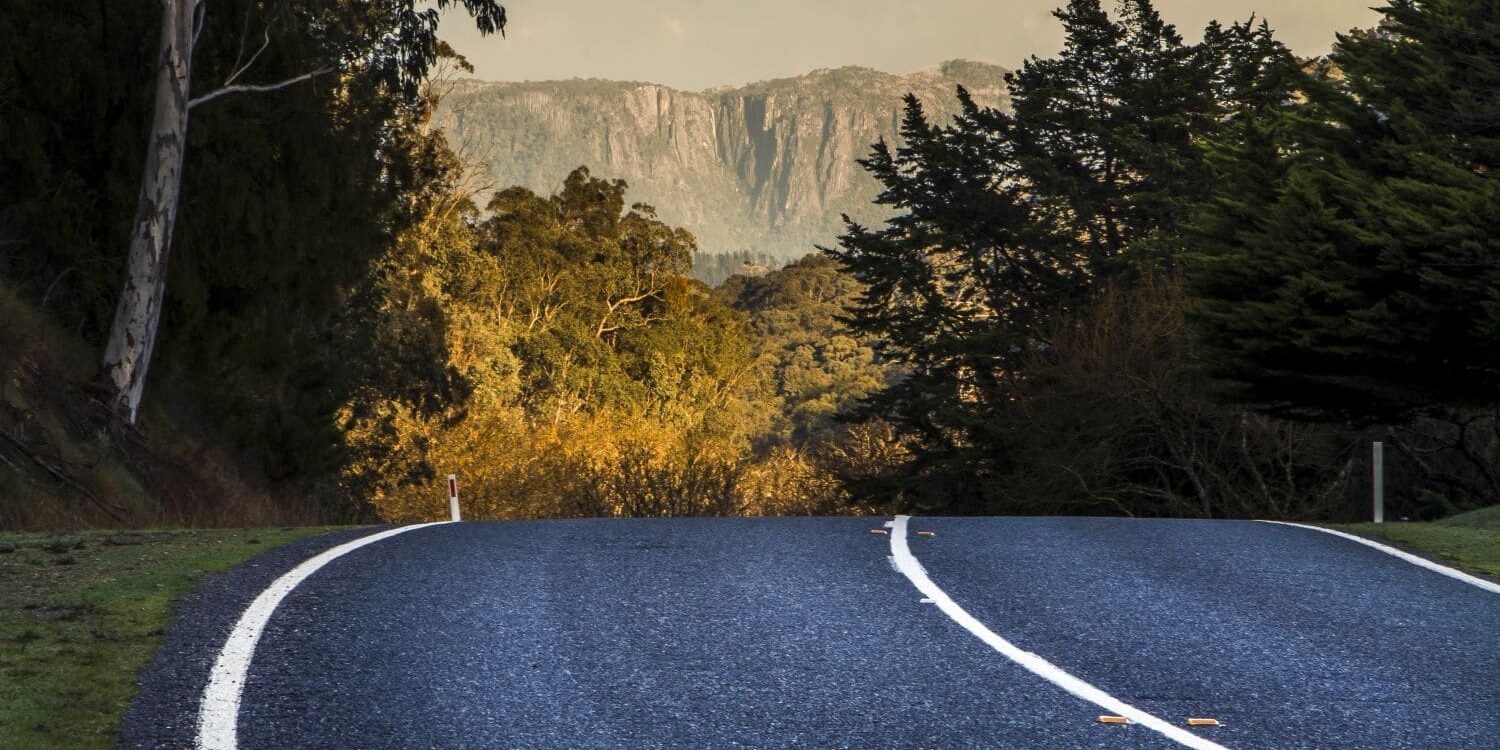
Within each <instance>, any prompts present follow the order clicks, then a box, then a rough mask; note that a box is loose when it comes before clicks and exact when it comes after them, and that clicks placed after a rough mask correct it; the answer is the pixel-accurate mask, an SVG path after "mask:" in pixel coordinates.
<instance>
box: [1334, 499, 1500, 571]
mask: <svg viewBox="0 0 1500 750" xmlns="http://www.w3.org/2000/svg"><path fill="white" fill-rule="evenodd" d="M1339 528H1342V529H1345V530H1348V531H1353V532H1356V533H1359V534H1363V535H1366V536H1375V537H1382V538H1384V539H1387V540H1390V541H1392V542H1395V543H1397V544H1398V545H1402V546H1406V547H1410V548H1412V549H1415V550H1417V551H1419V552H1426V553H1428V554H1431V555H1435V556H1437V557H1440V558H1442V559H1444V560H1446V561H1448V562H1449V563H1451V564H1452V565H1453V566H1454V567H1456V568H1460V569H1462V570H1467V571H1469V572H1470V573H1479V574H1481V575H1487V576H1490V577H1492V578H1500V505H1494V506H1490V507H1488V508H1480V509H1479V510H1474V511H1469V512H1468V513H1460V514H1459V515H1456V516H1451V517H1449V518H1444V519H1442V520H1441V521H1431V522H1428V523H1382V524H1373V523H1357V524H1344V525H1340V526H1339Z"/></svg>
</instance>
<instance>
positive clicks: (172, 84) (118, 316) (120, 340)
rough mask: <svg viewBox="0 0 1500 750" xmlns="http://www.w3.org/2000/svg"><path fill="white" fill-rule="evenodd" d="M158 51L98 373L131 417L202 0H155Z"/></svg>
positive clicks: (157, 293) (145, 359) (179, 153)
mask: <svg viewBox="0 0 1500 750" xmlns="http://www.w3.org/2000/svg"><path fill="white" fill-rule="evenodd" d="M160 2H161V6H162V15H161V52H160V57H159V58H158V60H157V68H156V101H155V105H154V108H153V109H154V111H153V113H152V118H151V138H150V141H149V142H148V143H147V145H146V169H145V173H144V174H143V175H142V176H141V193H140V196H139V198H138V199H137V201H136V213H135V222H134V224H133V225H132V227H131V230H130V251H129V255H128V256H127V258H126V262H125V287H124V290H123V291H122V292H121V294H120V302H119V304H118V306H116V308H115V318H114V323H113V324H112V325H111V326H110V331H109V339H108V341H107V342H106V343H105V348H104V362H103V369H102V374H107V375H108V384H109V385H112V386H113V389H114V390H113V393H112V394H110V402H109V405H110V407H111V408H113V409H115V410H116V412H117V413H122V414H124V415H125V417H126V419H127V420H128V421H129V422H130V423H131V424H134V423H135V421H136V416H137V413H138V411H139V408H140V403H141V393H142V391H143V390H144V389H145V386H146V369H147V367H148V366H149V365H150V364H151V353H152V351H153V349H155V347H156V334H157V328H158V326H159V324H160V322H161V308H162V302H163V301H164V300H165V298H166V291H167V250H168V249H169V248H170V247H171V245H172V226H173V224H174V223H175V221H176V219H177V198H178V194H179V192H180V190H181V187H182V166H183V160H184V156H185V155H186V151H187V128H188V104H189V99H188V92H189V91H190V90H191V89H190V86H189V84H190V82H191V74H192V62H193V42H194V41H195V36H196V31H197V23H198V21H200V20H201V19H200V18H199V16H198V12H199V8H200V6H201V5H202V3H203V0H160Z"/></svg>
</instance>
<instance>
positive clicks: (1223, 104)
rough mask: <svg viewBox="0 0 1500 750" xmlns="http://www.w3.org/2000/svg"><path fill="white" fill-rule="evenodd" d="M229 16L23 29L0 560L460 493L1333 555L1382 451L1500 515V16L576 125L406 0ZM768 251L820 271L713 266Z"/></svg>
mask: <svg viewBox="0 0 1500 750" xmlns="http://www.w3.org/2000/svg"><path fill="white" fill-rule="evenodd" d="M200 2H201V0H169V1H168V2H165V3H162V4H123V5H121V4H109V3H104V4H97V5H90V6H88V7H86V8H85V7H72V6H68V5H66V4H62V5H59V4H56V3H44V2H34V1H31V0H20V3H19V6H18V8H17V10H18V11H19V12H17V13H14V14H7V22H6V23H5V24H0V112H3V117H0V525H5V526H15V527H26V526H57V525H94V524H123V525H130V524H136V525H140V524H173V523H192V524H234V523H249V522H258V523H259V522H273V521H298V522H300V521H312V520H319V519H322V520H351V519H377V518H379V519H385V520H391V521H406V520H418V519H433V518H437V517H440V516H442V515H443V514H444V513H445V502H444V499H443V491H442V489H441V486H440V484H439V482H440V478H441V477H442V476H444V475H446V474H449V473H456V474H458V475H459V476H460V478H461V484H462V487H463V497H464V501H465V507H466V508H467V509H468V510H467V514H468V516H469V517H474V518H531V517H555V516H584V515H604V516H664V515H701V514H812V513H818V514H822V513H857V512H872V511H887V510H899V509H916V510H923V511H943V512H957V513H1090V514H1100V513H1102V514H1129V515H1143V516H1144V515H1177V516H1201V517H1250V516H1257V517H1285V518H1332V519H1338V518H1347V517H1353V516H1354V515H1356V514H1357V513H1359V512H1360V511H1361V509H1363V508H1367V507H1368V505H1367V503H1368V500H1367V498H1368V482H1369V476H1370V475H1369V469H1368V463H1367V461H1368V455H1369V453H1368V451H1369V450H1370V445H1369V443H1370V441H1371V440H1377V439H1378V440H1384V441H1385V442H1386V445H1387V447H1388V453H1387V455H1388V460H1389V462H1390V468H1389V473H1388V477H1387V485H1386V486H1387V488H1388V490H1389V492H1390V501H1391V507H1392V515H1394V516H1401V515H1405V516H1410V517H1413V518H1420V517H1432V516H1437V515H1441V514H1444V513H1447V512H1451V511H1453V510H1461V509H1464V508H1469V507H1476V506H1479V505H1484V504H1488V503H1490V502H1492V501H1493V498H1494V497H1495V496H1496V494H1497V492H1500V418H1497V415H1500V409H1497V403H1500V402H1497V400H1496V399H1495V398H1494V396H1493V395H1492V392H1493V389H1492V388H1491V387H1490V385H1491V384H1492V383H1493V382H1496V380H1497V376H1500V359H1497V356H1496V353H1497V352H1500V349H1497V348H1496V347H1495V345H1494V343H1493V342H1494V341H1496V340H1497V338H1496V334H1497V332H1500V322H1497V321H1500V316H1497V313H1496V311H1497V310H1500V304H1497V301H1496V300H1497V294H1500V293H1497V290H1500V278H1495V270H1494V269H1495V267H1496V265H1495V262H1494V258H1495V256H1496V254H1497V251H1500V244H1497V243H1500V239H1497V238H1500V231H1497V229H1500V227H1496V226H1495V223H1496V221H1497V219H1496V217H1500V183H1497V182H1496V177H1495V175H1496V166H1497V165H1496V159H1497V158H1500V157H1497V155H1496V143H1500V140H1497V138H1500V135H1497V133H1500V131H1497V127H1500V126H1497V125H1496V123H1497V122H1500V110H1497V106H1500V105H1497V104H1496V102H1497V99H1496V97H1495V95H1494V94H1495V92H1496V91H1497V90H1500V47H1497V44H1500V42H1497V40H1500V9H1497V8H1496V6H1495V4H1494V3H1486V2H1479V0H1429V1H1427V2H1421V3H1417V2H1408V1H1407V0H1397V1H1396V2H1393V4H1392V6H1391V7H1390V8H1389V9H1387V10H1386V11H1385V21H1384V23H1383V24H1382V25H1381V26H1380V27H1379V28H1377V29H1374V30H1371V31H1368V32H1360V33H1355V34H1350V35H1347V36H1341V37H1337V38H1336V39H1334V38H1332V37H1331V43H1332V45H1333V51H1332V53H1331V54H1330V55H1329V56H1328V57H1326V58H1319V59H1315V60H1302V59H1297V58H1295V57H1293V56H1292V55H1291V53H1290V52H1289V51H1288V50H1287V49H1286V47H1285V46H1283V45H1282V44H1281V43H1280V42H1279V41H1278V40H1277V38H1276V36H1275V34H1274V32H1273V31H1272V30H1271V28H1270V27H1269V26H1267V25H1265V24H1263V23H1260V22H1258V21H1251V22H1242V23H1227V24H1218V23H1216V24H1213V25H1211V26H1209V27H1208V28H1207V29H1206V30H1205V31H1204V34H1203V35H1202V40H1201V41H1198V42H1192V43H1190V42H1188V41H1186V40H1185V39H1184V36H1183V35H1182V34H1180V33H1179V32H1178V31H1177V30H1176V29H1175V28H1174V27H1173V26H1172V25H1171V24H1170V23H1169V22H1168V20H1167V19H1163V18H1161V17H1160V16H1159V15H1158V13H1157V12H1156V10H1155V9H1154V8H1153V6H1152V4H1151V3H1150V2H1148V1H1147V0H1123V1H1122V2H1119V3H1118V4H1117V5H1116V6H1115V7H1114V8H1113V10H1112V11H1111V10H1110V9H1106V8H1105V7H1103V6H1102V5H1101V3H1100V2H1098V0H1073V2H1070V3H1068V4H1067V5H1066V7H1065V8H1063V9H1061V10H1059V12H1058V13H1057V19H1058V22H1059V23H1060V24H1061V26H1062V28H1063V29H1064V31H1065V32H1066V35H1065V39H1066V42H1065V46H1064V48H1063V49H1062V50H1061V51H1060V52H1059V53H1058V54H1057V55H1056V56H1053V57H1046V58H1042V57H1038V58H1033V59H1030V60H1028V61H1026V62H1025V64H1024V65H1023V66H1021V68H1020V69H1019V70H1017V71H1015V72H1014V73H1012V74H1009V75H1008V76H1006V79H1005V80H1006V88H1005V89H1004V90H1003V91H1002V90H1001V89H1000V88H999V84H998V83H995V82H994V77H996V76H999V75H1000V72H999V71H998V70H997V69H993V68H991V67H985V66H980V67H979V68H975V67H973V66H968V65H967V64H949V65H947V66H944V67H941V68H939V69H938V70H937V72H936V73H931V74H928V75H926V76H919V77H917V78H912V77H905V78H903V77H896V76H883V75H875V76H873V77H872V76H871V75H870V72H869V71H858V70H850V69H842V70H835V71H823V72H819V73H816V74H813V75H809V76H806V77H803V78H799V79H794V80H792V81H782V82H771V83H766V84H756V85H752V86H749V87H743V88H741V89H732V90H729V89H726V90H722V91H715V92H712V93H711V94H694V95H686V94H681V93H680V92H670V91H667V90H665V89H659V88H653V87H648V86H644V85H641V86H636V85H634V84H632V85H630V86H626V87H625V88H621V85H616V84H604V83H600V82H575V83H572V84H569V86H572V87H573V88H577V89H579V90H580V91H581V92H582V93H579V94H578V96H577V97H574V98H573V99H572V100H570V101H572V104H568V105H567V106H565V107H563V105H560V104H559V103H558V101H557V100H556V92H555V91H551V90H549V89H546V87H544V86H540V85H533V84H514V85H511V84H506V85H499V86H495V87H486V86H477V85H474V84H468V83H462V82H461V81H460V78H461V77H462V76H463V75H464V74H465V73H466V72H468V71H466V63H465V61H464V60H463V59H462V58H461V57H458V56H457V55H456V54H454V53H453V52H452V50H451V49H449V48H448V47H447V46H446V45H445V44H442V43H441V42H440V41H439V40H438V39H437V38H436V36H435V17H433V16H431V15H428V14H427V12H426V11H425V10H419V9H417V7H416V4H414V3H413V2H411V1H410V0H383V1H382V2H377V3H358V4H349V3H315V4H291V5H288V6H286V7H284V8H282V7H281V6H277V8H280V11H278V12H272V11H275V10H276V9H275V8H271V7H270V6H268V5H266V4H264V3H258V2H250V1H249V0H243V1H238V0H237V1H232V2H213V3H209V4H201V5H200V4H199V3H200ZM440 5H444V6H451V7H449V10H450V12H458V13H460V14H462V13H463V12H465V11H467V12H468V13H469V14H470V15H469V16H468V18H470V19H471V20H469V21H467V22H472V23H476V24H477V25H478V26H479V27H480V28H481V29H485V30H489V31H494V30H499V28H501V27H502V26H503V24H504V23H505V20H506V19H505V16H504V13H503V11H502V10H501V8H500V6H499V5H497V4H495V3H493V2H488V1H487V0H462V1H461V2H447V3H440ZM424 7H425V6H424ZM195 8H198V9H203V13H204V15H201V16H199V15H194V9H195ZM174 13H175V14H176V15H174ZM184 13H185V14H186V15H184ZM164 19H165V23H166V25H165V28H166V29H167V32H168V33H166V34H165V35H163V34H162V32H161V30H162V28H164V27H163V23H164ZM184 19H186V21H188V22H191V23H190V24H189V25H183V24H184ZM199 21H201V23H202V26H201V32H199V31H198V30H196V29H195V28H193V27H192V25H193V24H196V23H198V22H199ZM174 23H175V24H176V25H175V26H174V25H173V24H174ZM161 39H165V40H168V41H170V40H173V39H177V40H179V43H180V45H186V50H187V55H186V57H185V58H184V57H182V56H181V55H179V52H180V51H181V50H177V51H173V50H175V49H176V48H172V47H171V46H170V45H167V46H166V47H159V40H161ZM497 43H500V44H503V43H504V42H503V41H497ZM163 50H166V52H164V51H163ZM167 52H170V54H167ZM57 60H67V61H68V64H67V65H65V66H59V65H58V64H56V61H57ZM163 60H165V61H167V62H169V63H170V62H172V61H174V60H175V61H177V62H178V63H182V61H183V60H186V61H187V62H188V63H190V65H189V66H187V67H183V65H180V64H178V65H177V67H173V65H167V66H165V67H163V66H162V65H160V64H159V63H161V62H162V61H163ZM189 69H190V72H191V76H190V78H191V81H187V80H186V78H188V76H187V75H186V73H187V72H188V71H189ZM174 76H175V77H174ZM966 76H967V77H966ZM918 78H920V80H918ZM970 79H973V80H977V81H980V82H981V83H982V85H980V86H979V88H977V89H975V90H972V91H971V90H969V89H966V88H964V87H961V86H958V85H956V84H957V83H959V82H960V81H968V80H970ZM162 80H165V81H167V83H168V85H167V86H166V88H165V89H162V88H161V87H160V86H158V85H157V84H158V83H159V82H160V81H162ZM872 80H873V81H876V82H877V83H878V84H879V85H866V83H868V82H869V81H872ZM184 84H186V85H188V87H189V89H190V90H184V89H182V88H181V86H182V85H184ZM570 90H571V89H570ZM497 91H499V92H507V93H505V95H504V96H500V95H499V94H495V92H497ZM549 91H550V93H549ZM163 92H165V93H163ZM486 92H490V93H488V94H487V93H486ZM908 92H910V93H911V94H912V95H909V96H907V98H906V99H905V101H904V102H903V101H902V100H901V98H900V95H901V94H902V93H908ZM575 93H576V92H575ZM486 96H489V97H490V98H489V99H486V98H485V97H486ZM164 97H165V98H164ZM450 100H452V101H458V102H462V103H463V106H459V105H457V104H451V103H450ZM710 100H712V101H710ZM845 100H848V101H847V102H845ZM484 102H489V103H490V104H483V103H484ZM497 102H498V103H497ZM528 102H529V104H528ZM620 102H625V103H626V104H630V107H634V108H633V109H631V108H630V107H627V109H628V110H629V112H630V113H631V118H633V119H630V120H629V122H628V123H626V124H628V125H630V127H632V128H635V129H636V130H637V131H639V132H638V133H636V136H638V138H636V140H633V141H629V142H626V141H616V140H615V136H614V135H611V133H614V132H615V131H614V130H612V129H611V128H613V126H611V128H604V129H598V128H593V129H590V128H591V127H592V126H589V127H585V125H587V124H588V123H590V122H594V120H593V119H590V118H595V119H598V118H602V120H600V121H601V122H602V121H609V122H613V120H612V119H611V118H615V119H618V117H619V116H622V115H620V112H621V111H622V110H620V106H623V105H621V104H620ZM820 102H821V103H820ZM828 102H833V103H834V104H838V105H839V106H834V104H828ZM840 102H845V103H848V107H849V108H848V109H843V108H841V107H842V106H843V105H842V104H839V103H840ZM632 103H633V104H632ZM481 105H483V106H481ZM492 105H493V106H494V107H499V110H500V111H503V112H506V113H509V114H508V115H506V117H496V118H491V119H490V120H486V121H485V122H487V123H488V124H487V125H485V127H486V128H488V129H487V130H483V132H482V133H481V132H480V130H476V129H475V128H477V125H476V124H475V123H476V122H477V121H476V120H475V119H474V118H475V117H476V116H477V115H476V114H474V113H475V112H479V111H482V110H484V107H485V106H492ZM636 105H639V106H636ZM559 107H562V109H559ZM189 110H190V111H191V118H188V117H187V112H188V111H189ZM564 110H566V111H565V112H564ZM466 111H468V112H470V114H467V115H461V117H460V119H462V118H463V117H468V118H469V119H468V120H466V121H465V122H466V123H467V124H466V125H465V127H466V128H468V129H467V130H465V129H458V130H452V129H445V125H446V124H449V123H450V122H451V118H450V117H449V116H448V114H446V113H462V112H466ZM560 112H562V113H563V114H559V113H560ZM893 112H894V113H895V117H894V121H891V120H892V117H891V113H893ZM524 113H529V114H525V116H522V114H524ZM880 113H884V114H880ZM564 115H566V116H564ZM580 123H582V124H580ZM616 124H618V123H616ZM189 125H190V127H189ZM621 127H624V125H621ZM585 130H587V131H588V132H590V133H594V134H595V135H598V136H599V137H600V138H603V139H604V140H603V141H601V142H597V143H596V142H593V141H589V142H587V143H583V142H581V141H578V138H582V136H581V135H579V134H580V133H582V132H583V131H585ZM814 131H817V132H814ZM476 134H481V135H483V136H484V138H485V139H488V140H490V141H497V139H498V141H497V142H503V143H505V144H509V145H508V146H506V148H507V149H510V151H506V152H505V153H519V152H520V150H525V149H528V148H533V147H536V148H542V147H543V146H545V147H546V148H548V149H554V150H556V149H558V148H562V146H561V145H559V144H568V143H572V144H574V145H573V146H568V147H567V148H563V150H562V155H560V156H557V158H555V159H552V160H551V161H548V162H547V168H546V169H545V170H540V171H535V170H534V171H531V172H527V173H526V174H525V175H524V179H523V178H522V176H518V175H517V174H513V173H510V172H505V171H503V170H497V169H496V168H495V166H494V165H495V163H496V162H495V161H494V158H492V157H494V156H495V155H494V154H491V155H489V156H485V155H484V154H481V153H477V152H475V151H474V150H473V148H472V147H473V144H474V139H473V136H475V135H476ZM705 134H708V135H705ZM710 135H711V136H712V138H709V136H710ZM575 136H576V137H575ZM590 137H592V136H590ZM704 138H709V141H704V142H700V141H703V139H704ZM570 139H571V140H570ZM575 141H576V143H575ZM819 144H822V145H819ZM601 149H602V150H601ZM549 153H551V152H549ZM173 154H176V155H177V156H180V157H181V159H180V161H174V160H173V159H174V158H175V157H173ZM549 158H550V157H549ZM500 161H502V162H503V161H505V159H500ZM810 165H811V166H810ZM627 167H628V169H627ZM698 167H702V168H703V169H702V170H699V169H698ZM622 170H625V171H629V170H637V171H639V172H640V173H641V176H642V179H641V181H640V182H641V184H636V183H635V182H634V181H632V180H627V179H620V178H619V177H618V175H620V174H622ZM714 170H718V171H714ZM673 175H676V176H678V177H682V181H681V184H677V183H676V182H674V180H675V179H676V178H675V177H673ZM689 175H691V176H692V178H693V180H708V181H710V182H713V181H718V182H714V183H713V184H712V185H709V184H708V183H702V184H700V183H699V182H693V181H692V180H688V179H687V177H688V176H689ZM179 177H180V183H178V182H175V180H177V179H178V178H179ZM719 183H722V184H719ZM715 185H717V187H715ZM861 185H863V187H861ZM674 186H675V187H674ZM715 191H718V192H715ZM720 193H722V195H720ZM731 193H732V194H734V195H737V196H739V198H743V199H744V201H743V206H741V208H743V211H741V213H738V214H733V215H730V214H724V215H722V216H720V215H719V214H716V213H714V211H717V210H718V209H714V211H710V210H709V206H710V204H713V205H718V204H717V203H714V202H715V201H718V202H720V203H722V202H724V201H729V200H730V199H729V198H728V197H725V196H729V195H730V194H731ZM716 196H717V197H716ZM721 198H722V200H721ZM739 198H736V200H738V199H739ZM731 202H732V201H731ZM648 204H649V205H648ZM856 204H865V205H856ZM737 205H738V204H737ZM735 210H736V211H739V210H740V209H738V208H737V209H735ZM845 211H847V213H849V214H850V216H848V217H840V215H839V214H840V213H841V212H845ZM731 213H733V212H731ZM841 218H842V219H843V221H842V222H840V219H841ZM752 224H753V225H754V226H755V227H756V229H755V231H756V232H762V231H763V230H767V229H768V228H770V229H772V230H775V231H779V232H782V233H781V234H779V235H777V236H778V237H779V238H780V240H778V241H783V240H784V241H785V242H786V243H789V244H787V245H786V246H785V247H787V248H800V249H798V250H796V251H795V252H793V251H791V250H787V251H786V254H787V255H788V256H789V257H788V258H781V257H779V256H777V255H769V254H763V253H769V251H765V250H762V249H761V246H760V245H758V244H756V243H755V242H747V243H745V244H744V246H733V247H731V249H738V250H740V251H741V252H740V253H739V254H737V255H734V256H727V257H728V260H724V261H705V260H703V259H702V258H701V257H698V256H699V255H700V254H701V253H702V251H703V250H704V249H705V246H706V244H707V243H710V242H711V243H714V244H715V245H722V244H724V243H726V242H728V239H726V238H744V237H746V236H749V235H747V234H746V232H748V231H749V229H747V227H750V226H751V225H752ZM832 226H841V227H842V229H841V230H834V229H831V228H830V227H832ZM695 229H698V230H701V231H694V230H695ZM835 234H838V236H837V238H835V236H834V235H835ZM815 242H823V243H824V244H826V245H827V247H826V248H823V249H822V251H821V252H818V248H816V247H815V246H814V243H815ZM729 244H730V245H733V243H729ZM166 248H170V253H167V252H166ZM777 252H778V253H779V252H781V251H777ZM804 256H806V257H804ZM790 257H796V258H800V260H796V261H795V262H790V263H789V264H787V265H785V266H784V267H781V264H782V263H783V262H784V261H785V260H789V259H790ZM695 263H696V264H697V267H698V273H699V275H700V276H709V277H711V278H713V280H714V281H716V282H717V281H719V280H720V279H723V281H722V283H719V284H717V285H716V287H711V286H709V285H708V284H705V283H703V282H702V281H700V280H698V279H695V278H693V272H694V267H695ZM122 290H123V292H124V293H122ZM122 300H123V302H122ZM157 315H159V320H160V326H159V328H158V327H157V326H156V316H157ZM122 321H123V322H122ZM157 331H159V334H158V333H156V332H157ZM142 332H148V333H149V335H146V336H144V338H143V337H142V335H141V334H142ZM146 365H150V369H149V370H147V368H146ZM146 373H149V375H146ZM142 376H144V377H145V379H144V381H142V380H141V379H140V378H141V377H142ZM140 382H144V383H145V390H144V392H143V393H142V392H139V391H137V390H136V389H135V386H134V385H133V384H138V383H140Z"/></svg>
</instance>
